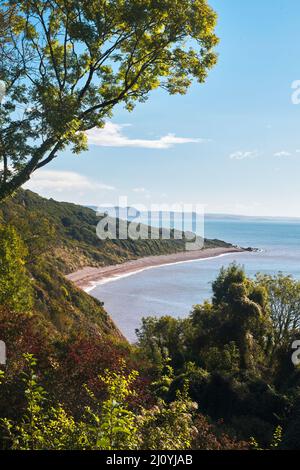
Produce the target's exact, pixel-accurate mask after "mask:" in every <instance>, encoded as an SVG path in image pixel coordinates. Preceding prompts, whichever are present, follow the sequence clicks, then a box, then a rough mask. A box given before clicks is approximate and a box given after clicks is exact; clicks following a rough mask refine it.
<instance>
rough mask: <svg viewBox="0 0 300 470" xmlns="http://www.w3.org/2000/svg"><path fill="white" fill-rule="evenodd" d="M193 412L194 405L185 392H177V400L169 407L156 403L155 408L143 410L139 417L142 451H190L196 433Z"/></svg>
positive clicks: (160, 402) (162, 402)
mask: <svg viewBox="0 0 300 470" xmlns="http://www.w3.org/2000/svg"><path fill="white" fill-rule="evenodd" d="M196 409H197V404H196V403H194V402H191V400H190V399H189V397H188V394H187V389H185V390H184V391H183V392H182V393H180V392H179V391H178V392H177V398H176V400H175V401H174V402H172V403H170V404H169V405H166V403H165V402H164V401H163V400H159V401H158V403H157V405H156V406H155V407H153V408H151V409H150V410H143V411H142V414H141V415H140V416H139V418H138V423H139V429H140V436H141V437H140V439H141V441H142V449H150V450H152V449H153V450H155V449H160V450H185V449H190V448H191V446H192V441H193V438H194V436H195V434H196V433H197V430H196V428H195V427H194V425H193V413H194V412H195V410H196Z"/></svg>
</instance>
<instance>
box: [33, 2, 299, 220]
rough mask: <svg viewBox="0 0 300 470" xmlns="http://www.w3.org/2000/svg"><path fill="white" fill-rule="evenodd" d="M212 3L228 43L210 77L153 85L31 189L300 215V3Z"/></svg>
mask: <svg viewBox="0 0 300 470" xmlns="http://www.w3.org/2000/svg"><path fill="white" fill-rule="evenodd" d="M209 3H210V4H211V6H213V7H214V9H215V10H216V11H217V13H218V16H219V20H218V28H217V34H218V35H219V37H220V40H221V41H220V45H219V47H218V52H219V61H218V64H217V66H216V67H215V68H214V69H213V70H212V71H211V72H210V74H209V77H208V79H207V82H206V83H205V84H204V85H202V86H200V85H198V84H194V85H193V86H192V88H191V89H190V90H189V92H188V94H187V95H185V96H169V95H168V94H167V93H166V92H164V91H162V90H158V91H155V92H153V93H152V94H151V95H150V96H149V99H148V101H147V102H146V103H144V104H139V105H138V106H137V107H136V108H135V110H134V111H133V112H132V113H128V112H127V111H125V110H123V109H122V108H121V107H119V108H118V109H116V111H115V114H114V117H113V119H112V121H111V122H110V123H109V125H108V127H107V128H106V129H105V131H104V133H102V134H101V135H100V137H101V142H100V144H101V145H99V139H100V137H99V136H98V137H97V141H98V145H90V149H89V151H88V152H84V153H83V154H81V155H80V156H74V155H72V154H71V153H70V152H65V153H64V154H62V155H61V156H60V157H59V158H57V159H56V161H55V162H53V163H52V164H51V165H49V166H48V167H47V168H45V169H44V170H41V171H40V172H39V173H38V174H36V176H34V177H33V179H32V181H31V182H30V183H29V184H28V185H27V187H29V188H30V189H33V190H35V191H37V192H39V193H40V194H42V195H45V196H47V197H53V198H55V199H57V200H65V201H71V202H76V203H81V204H93V205H98V204H103V203H104V204H108V203H113V204H115V203H117V202H118V197H119V196H122V195H126V196H127V197H128V203H129V204H133V205H134V204H137V203H145V204H147V205H149V204H151V203H167V204H173V203H191V204H204V205H205V210H206V212H222V213H234V214H246V215H271V216H299V217H300V204H299V201H300V197H299V196H300V184H299V175H300V105H298V106H297V105H295V104H293V103H292V100H291V96H292V93H293V90H292V88H291V85H292V83H293V82H294V81H295V80H300V28H299V17H300V2H299V1H298V0H251V1H243V0H226V1H224V0H210V2H209ZM174 136H175V138H174ZM91 141H95V139H94V140H93V139H91ZM107 145H110V146H107ZM112 145H115V146H112Z"/></svg>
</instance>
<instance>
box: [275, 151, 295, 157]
mask: <svg viewBox="0 0 300 470" xmlns="http://www.w3.org/2000/svg"><path fill="white" fill-rule="evenodd" d="M291 155H292V154H291V153H290V152H287V151H286V150H281V151H280V152H276V153H274V157H290V156H291Z"/></svg>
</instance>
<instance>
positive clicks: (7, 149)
mask: <svg viewBox="0 0 300 470" xmlns="http://www.w3.org/2000/svg"><path fill="white" fill-rule="evenodd" d="M0 18H5V19H6V28H5V40H3V41H1V44H0V80H3V81H4V82H5V83H6V88H7V95H6V99H5V102H4V103H3V104H2V106H1V107H0V163H1V166H2V168H1V167H0V199H3V198H4V197H6V196H7V195H9V194H11V193H12V192H13V191H14V190H15V189H17V188H18V187H19V186H21V185H22V184H23V183H25V182H26V181H27V180H28V179H29V178H30V175H31V173H32V172H33V171H35V170H36V169H38V168H41V167H43V166H44V165H46V164H47V163H49V162H50V161H51V160H52V159H53V158H55V157H56V156H57V154H58V152H59V151H61V150H63V149H64V148H65V147H66V146H71V148H72V149H73V152H75V153H78V152H80V151H81V150H83V149H84V148H86V145H87V139H86V134H85V132H86V131H87V130H89V129H91V128H94V127H95V126H98V127H103V125H104V122H105V120H106V119H107V118H109V117H110V116H111V115H112V110H113V108H114V106H115V105H117V104H118V103H122V104H123V105H124V106H125V107H126V108H127V109H128V110H132V109H133V107H134V105H135V103H136V102H137V101H139V102H143V101H145V100H146V99H147V96H148V94H149V92H150V91H151V90H153V89H155V88H158V87H162V88H164V89H165V90H167V91H168V92H169V93H171V94H176V93H181V94H184V93H185V92H186V91H187V89H188V88H189V86H190V85H191V83H192V80H193V79H194V78H196V79H197V80H198V82H200V83H202V82H204V80H205V78H206V76H207V72H208V70H209V69H210V68H211V67H212V66H213V65H214V64H215V63H216V54H215V52H214V47H215V46H216V44H217V42H218V39H217V37H216V36H215V34H214V28H215V25H216V14H215V12H214V11H213V10H212V9H211V8H210V7H209V5H208V4H207V2H206V0H159V1H158V0H130V1H128V0H23V1H19V0H7V1H4V2H1V6H0ZM7 18H9V21H8V24H7Z"/></svg>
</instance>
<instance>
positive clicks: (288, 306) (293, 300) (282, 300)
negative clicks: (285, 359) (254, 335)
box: [257, 273, 300, 353]
mask: <svg viewBox="0 0 300 470" xmlns="http://www.w3.org/2000/svg"><path fill="white" fill-rule="evenodd" d="M257 282H258V284H259V285H263V286H264V287H265V288H266V290H267V292H268V303H269V308H270V317H271V320H272V326H273V338H272V340H273V341H272V342H273V346H272V352H273V353H274V352H275V351H276V350H277V351H278V349H280V348H282V347H285V346H288V347H290V342H291V341H292V339H295V338H296V335H297V334H299V330H300V282H299V281H296V280H294V279H293V278H292V277H291V276H285V275H283V274H282V273H280V274H278V275H276V276H269V275H258V276H257Z"/></svg>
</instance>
